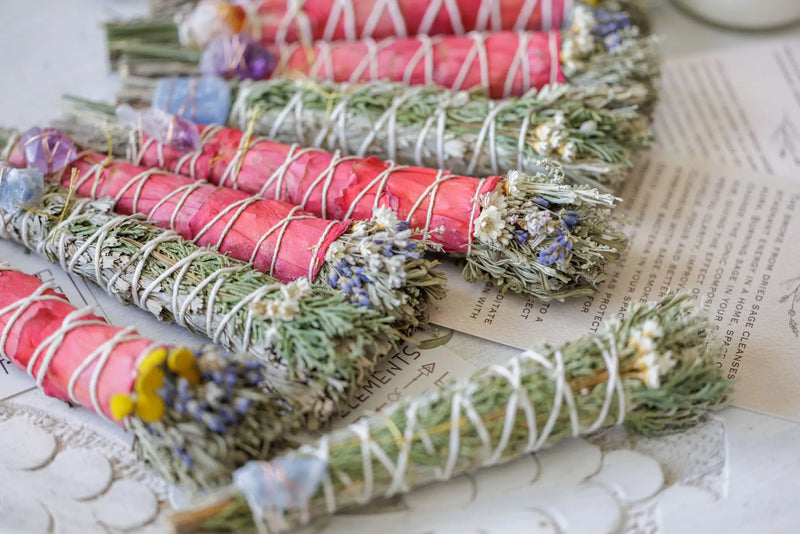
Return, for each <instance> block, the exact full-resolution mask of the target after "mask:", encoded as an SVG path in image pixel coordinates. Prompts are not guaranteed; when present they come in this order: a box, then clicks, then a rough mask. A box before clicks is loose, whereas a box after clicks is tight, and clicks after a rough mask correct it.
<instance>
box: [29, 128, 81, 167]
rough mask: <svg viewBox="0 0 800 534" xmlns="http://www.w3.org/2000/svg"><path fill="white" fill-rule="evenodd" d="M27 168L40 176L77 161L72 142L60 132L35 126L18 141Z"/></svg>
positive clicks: (76, 153)
mask: <svg viewBox="0 0 800 534" xmlns="http://www.w3.org/2000/svg"><path fill="white" fill-rule="evenodd" d="M19 143H20V147H22V151H23V153H24V154H25V163H26V165H27V166H28V167H30V168H33V169H36V170H38V171H39V172H41V173H42V174H54V173H57V172H58V171H60V170H61V169H63V168H64V167H66V166H67V165H69V164H70V163H72V162H73V161H75V160H76V159H78V151H77V150H76V149H75V145H74V144H73V143H72V140H71V139H70V138H69V137H67V136H66V134H64V132H62V131H61V130H56V129H55V128H45V129H42V128H39V127H38V126H35V127H33V128H31V129H30V130H28V131H27V132H25V133H24V134H23V136H22V137H21V138H20V140H19Z"/></svg>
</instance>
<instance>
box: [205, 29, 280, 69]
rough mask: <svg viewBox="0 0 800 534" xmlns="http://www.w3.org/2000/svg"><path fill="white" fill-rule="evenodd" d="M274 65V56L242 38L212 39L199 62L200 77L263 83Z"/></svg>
mask: <svg viewBox="0 0 800 534" xmlns="http://www.w3.org/2000/svg"><path fill="white" fill-rule="evenodd" d="M277 65H278V60H277V58H276V57H275V54H274V53H272V52H271V51H269V50H268V49H266V48H264V47H263V46H261V45H259V44H257V43H255V42H253V40H252V39H250V38H249V37H247V36H245V35H241V34H238V35H232V36H228V35H220V36H218V37H215V38H214V39H213V40H212V41H211V42H210V43H209V44H208V46H207V47H206V49H205V50H204V51H203V55H202V57H201V58H200V72H202V73H203V76H221V77H223V78H226V79H229V80H230V79H239V80H263V79H265V78H269V76H270V74H272V71H273V70H275V67H276V66H277Z"/></svg>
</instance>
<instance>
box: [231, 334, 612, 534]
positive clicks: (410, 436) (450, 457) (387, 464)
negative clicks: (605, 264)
mask: <svg viewBox="0 0 800 534" xmlns="http://www.w3.org/2000/svg"><path fill="white" fill-rule="evenodd" d="M595 343H596V345H597V347H598V349H599V351H600V353H601V356H602V358H603V361H604V363H605V366H606V370H607V376H608V378H607V379H606V381H605V395H604V398H603V404H602V405H601V407H600V409H599V413H598V415H597V418H596V419H595V420H594V421H593V422H592V423H591V424H589V425H582V424H581V418H580V415H579V413H578V407H577V404H576V399H575V395H574V393H573V391H572V387H571V385H570V383H569V381H568V379H567V376H566V369H565V364H564V358H563V355H562V354H561V351H559V350H556V351H555V352H553V353H552V354H551V355H550V356H549V357H545V356H543V355H541V354H539V353H537V352H534V351H526V352H524V353H522V354H521V355H519V356H517V357H515V358H512V359H511V360H510V361H509V362H508V363H506V364H504V365H493V366H491V367H490V368H489V369H488V371H487V372H486V374H485V375H483V376H482V377H481V378H480V379H479V380H480V382H481V383H483V382H487V383H488V382H489V381H490V380H493V377H497V378H500V379H502V380H505V381H506V382H507V383H508V384H509V385H510V386H511V393H510V395H509V396H508V398H507V400H506V406H505V411H504V420H503V428H502V433H501V434H500V436H499V438H498V439H497V441H496V443H494V444H493V443H492V438H491V436H490V434H489V429H488V428H487V427H486V424H485V423H484V421H483V418H482V416H481V414H480V413H479V412H478V409H477V408H476V407H475V405H474V404H473V393H474V391H475V389H476V384H475V383H469V382H462V383H461V384H460V385H458V386H456V388H457V389H456V390H455V391H453V393H452V395H451V398H450V417H449V431H448V435H449V438H448V441H447V444H446V445H444V446H445V447H446V450H445V451H440V450H437V449H436V447H435V446H434V444H433V441H432V440H431V439H430V436H429V435H428V433H427V429H425V428H423V427H422V426H421V425H420V422H419V421H418V418H417V414H418V413H419V412H420V411H424V410H426V409H429V408H430V406H429V404H430V402H431V400H430V397H421V398H415V399H413V400H411V401H410V402H409V403H408V404H407V406H406V407H405V409H404V414H405V430H404V431H403V432H402V440H399V439H398V443H397V446H398V447H397V449H398V452H397V454H396V457H394V458H392V457H390V456H389V455H388V454H387V453H386V451H385V450H384V448H383V447H382V446H381V444H380V443H378V442H377V441H374V440H373V439H372V431H371V429H373V428H388V429H391V428H392V427H393V426H394V423H393V422H392V420H391V419H389V415H384V419H385V420H386V423H385V425H384V427H381V426H380V425H379V424H378V422H377V420H374V418H372V419H362V420H361V421H358V422H356V423H353V424H351V425H349V426H348V427H346V428H345V429H343V432H345V433H350V434H352V436H353V438H354V440H356V441H357V442H358V443H359V449H360V451H361V465H362V473H361V479H359V480H357V481H353V480H351V479H350V477H349V476H347V475H346V474H345V473H343V472H339V471H336V472H331V471H330V470H327V471H326V473H325V475H324V477H323V479H322V480H320V485H321V488H322V490H323V492H322V493H323V498H324V501H325V505H326V509H327V511H328V513H333V512H335V511H336V510H337V509H338V508H339V507H340V506H345V505H352V504H356V503H361V504H363V503H366V502H368V501H369V500H371V499H373V498H375V497H378V496H382V497H391V496H392V495H395V494H397V493H402V492H406V491H409V490H410V489H411V488H412V487H413V486H416V485H419V484H422V483H425V482H430V481H433V480H447V479H449V478H451V477H452V476H454V475H455V474H458V473H460V472H462V471H463V470H464V469H466V468H471V467H474V466H475V465H476V464H479V465H481V466H491V465H494V464H497V463H498V462H502V461H504V460H507V459H509V458H510V457H511V456H518V455H520V454H524V453H527V452H533V451H537V450H540V449H542V448H543V447H545V446H546V445H548V441H549V440H550V438H551V434H552V432H553V429H554V428H555V425H556V423H557V422H558V420H559V417H560V416H561V413H562V410H564V409H565V410H566V413H567V416H568V426H569V429H570V434H571V435H572V436H573V437H576V436H579V435H582V434H585V433H588V432H593V431H594V430H597V429H598V428H600V427H601V426H602V425H603V424H604V423H605V421H606V420H607V418H608V416H609V414H610V413H611V411H612V409H613V407H614V396H615V394H616V397H617V414H616V419H615V422H616V424H621V423H623V422H624V420H625V415H626V410H625V406H626V400H625V390H624V387H623V384H622V378H621V376H620V369H619V355H618V354H617V349H616V343H617V340H616V338H615V336H614V333H613V331H611V330H610V329H609V330H607V331H606V332H605V334H604V335H602V336H601V337H599V338H597V339H596V340H595ZM531 363H533V364H535V366H536V367H538V368H540V369H542V370H543V371H544V373H545V375H546V376H548V377H549V378H550V380H552V381H553V383H554V385H555V391H554V396H553V401H552V403H551V409H550V413H549V414H548V417H547V419H546V421H545V422H544V424H540V423H539V422H538V421H537V411H536V406H535V405H534V402H533V400H532V399H531V397H530V396H529V394H528V391H527V389H526V387H525V380H524V379H525V377H526V376H529V375H530V373H531V372H532V371H531V369H530V365H531ZM526 366H527V367H528V369H527V370H526V369H525V367H526ZM434 398H435V397H434ZM497 408H498V407H496V406H493V407H492V409H493V410H496V409H497ZM520 413H521V414H522V415H523V416H524V419H525V421H524V423H519V422H518V417H519V414H520ZM484 416H485V414H484ZM465 420H466V421H467V422H468V423H467V424H468V425H469V426H470V427H471V428H470V429H469V432H470V436H471V437H475V436H477V437H478V439H479V440H480V447H479V448H478V449H477V450H476V451H474V452H473V453H472V456H471V460H472V461H470V462H468V463H467V464H464V463H463V461H462V465H461V466H459V465H458V463H459V459H462V458H463V453H464V451H463V450H462V448H461V439H462V432H464V430H463V427H464V425H465ZM394 428H395V430H396V431H397V430H398V429H397V428H396V427H394ZM520 428H526V429H527V430H528V438H527V441H526V443H525V445H524V447H523V448H521V449H518V448H514V449H513V450H510V451H507V450H506V449H507V448H508V445H509V443H510V440H511V436H512V433H513V431H514V430H515V429H520ZM398 433H399V432H393V434H398ZM395 437H396V438H397V437H398V436H395ZM415 439H418V440H419V443H421V444H422V446H423V448H424V449H425V451H426V452H427V453H428V454H430V456H431V458H442V459H443V465H439V466H437V465H429V464H426V465H424V466H419V467H418V466H416V465H415V464H414V462H413V459H412V457H411V452H412V447H411V445H412V444H413V443H414V440H415ZM336 441H343V442H346V441H348V439H347V438H346V437H337V438H336ZM301 452H302V453H303V454H304V455H310V456H313V457H316V458H318V459H320V460H321V461H323V462H324V464H325V465H326V466H327V465H330V443H329V441H328V439H325V440H321V441H320V442H318V444H317V445H315V446H306V447H303V448H302V449H301ZM504 454H507V455H508V456H505V457H504ZM375 462H377V463H378V464H380V465H381V467H382V468H383V469H385V470H386V471H387V472H388V473H390V481H389V482H388V483H386V484H383V485H382V486H380V487H379V486H378V485H377V484H376V482H375V480H376V477H375V473H374V465H375ZM262 465H264V466H265V468H264V476H265V477H266V478H268V479H270V480H272V481H273V482H274V478H271V477H275V476H277V475H276V474H275V472H274V471H276V469H274V468H271V467H269V464H268V463H262ZM285 475H286V473H283V476H284V477H285ZM334 478H335V479H336V480H337V481H338V482H339V483H340V484H342V485H343V486H344V487H346V488H349V489H348V490H347V491H344V492H342V494H341V495H342V499H343V502H341V503H339V502H337V493H336V491H334V484H333V480H334ZM240 490H242V491H244V492H245V497H246V498H247V500H248V502H251V503H256V502H260V501H259V499H258V498H257V496H256V495H255V494H251V493H250V490H249V489H248V488H243V487H240ZM318 493H319V492H317V494H318ZM310 497H311V496H309V498H308V499H306V500H305V501H304V502H302V503H297V508H296V511H297V512H299V513H300V514H301V515H302V516H303V517H307V516H309V515H310V512H311V510H310V505H311V499H310ZM257 508H258V509H257V510H254V511H253V519H254V521H257V522H258V521H260V522H261V524H260V525H259V528H262V529H264V531H265V532H266V531H271V530H270V528H273V527H276V526H277V527H280V526H281V525H282V524H283V521H285V518H283V517H281V515H280V514H277V513H276V510H273V509H270V508H269V507H267V508H264V507H257ZM276 521H277V522H276Z"/></svg>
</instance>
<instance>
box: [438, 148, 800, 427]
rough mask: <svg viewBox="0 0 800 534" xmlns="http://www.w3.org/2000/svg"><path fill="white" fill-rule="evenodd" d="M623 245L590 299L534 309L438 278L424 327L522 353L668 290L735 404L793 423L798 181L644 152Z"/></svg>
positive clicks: (629, 190) (799, 371) (799, 287)
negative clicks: (693, 318) (706, 321)
mask: <svg viewBox="0 0 800 534" xmlns="http://www.w3.org/2000/svg"><path fill="white" fill-rule="evenodd" d="M620 196H621V197H622V198H624V199H625V202H624V203H623V204H622V206H620V210H619V211H620V212H621V214H622V215H625V216H626V217H627V218H628V219H629V224H628V225H627V226H626V233H627V234H628V235H629V236H630V238H631V240H630V246H629V248H628V250H627V251H626V252H625V254H624V255H623V257H622V259H621V260H620V261H619V263H617V264H616V265H614V266H612V267H611V268H610V270H609V272H608V273H607V281H606V282H605V283H603V284H601V285H600V287H599V291H598V292H597V294H595V295H594V296H590V297H586V298H583V299H575V300H569V301H567V302H565V303H557V302H554V303H550V304H542V303H534V302H531V301H528V300H526V299H525V298H522V297H520V296H517V295H511V294H507V295H502V294H500V293H499V292H498V291H497V290H496V289H494V288H493V287H491V286H488V285H481V284H468V283H467V282H465V281H464V280H463V278H462V277H461V276H460V273H459V272H458V271H457V269H456V268H453V267H451V268H450V269H449V272H448V276H449V278H448V286H449V288H448V294H447V297H446V298H445V299H444V301H442V302H440V303H439V304H438V306H437V309H436V311H435V312H434V315H433V318H432V320H433V322H434V323H436V324H439V325H442V326H445V327H449V328H453V329H456V330H459V331H462V332H466V333H468V334H472V335H475V336H480V337H484V338H486V339H491V340H493V341H497V342H500V343H506V344H509V345H513V346H516V347H521V348H528V347H532V346H536V345H537V344H539V343H541V342H543V341H548V342H553V343H561V342H564V341H567V340H569V339H573V338H575V337H578V336H581V335H583V334H586V333H591V332H595V331H596V330H597V328H598V327H599V326H600V324H601V322H602V321H603V320H604V319H608V318H611V317H613V316H616V315H621V314H624V313H625V312H626V311H627V310H628V308H629V307H630V305H631V304H632V303H633V302H636V301H646V300H654V299H657V298H659V297H660V296H662V295H663V294H664V293H665V292H666V291H668V290H669V289H677V290H683V291H687V292H689V293H690V294H692V295H693V296H695V297H696V298H697V301H698V303H701V305H702V306H703V308H704V310H705V311H707V312H708V314H709V315H710V317H711V319H712V321H713V324H714V325H715V327H716V328H717V330H718V331H719V334H720V335H721V336H722V339H723V342H724V344H725V354H724V356H723V358H722V360H721V361H719V362H718V365H719V366H720V367H721V368H722V369H723V371H724V373H725V375H726V376H728V377H729V378H731V379H735V380H736V381H737V382H736V384H735V393H734V402H735V404H737V405H739V406H742V407H746V408H751V409H754V410H759V411H763V412H767V413H771V414H775V415H780V416H784V417H788V418H791V419H797V420H800V387H798V385H800V357H797V355H798V354H800V333H798V322H797V320H796V313H798V312H800V248H798V247H797V243H800V211H798V208H799V207H798V202H800V184H795V183H794V182H790V181H787V180H786V179H783V178H774V177H770V176H765V175H759V174H756V173H753V172H752V171H746V170H741V169H740V170H736V169H730V168H720V167H719V166H718V165H714V164H712V163H706V162H700V161H697V162H694V161H692V162H687V161H686V160H685V158H675V157H669V156H667V155H666V154H659V153H654V154H653V155H652V156H651V157H650V158H649V159H648V160H647V161H646V162H643V163H642V165H640V166H639V167H638V168H637V169H636V170H635V172H634V173H633V175H632V176H631V178H630V180H629V183H628V186H627V187H626V189H625V190H624V191H623V192H622V194H621V195H620Z"/></svg>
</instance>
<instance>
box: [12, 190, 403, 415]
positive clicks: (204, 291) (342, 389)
mask: <svg viewBox="0 0 800 534" xmlns="http://www.w3.org/2000/svg"><path fill="white" fill-rule="evenodd" d="M112 204H113V203H112V202H111V201H110V200H107V199H101V200H96V201H89V200H87V199H77V200H75V199H72V198H70V193H69V192H68V191H66V190H64V189H61V188H57V187H56V188H52V189H50V190H49V191H48V192H47V193H46V194H45V195H44V196H43V198H42V202H41V204H40V205H39V206H36V207H35V208H33V209H29V210H23V211H21V212H19V213H16V214H14V215H10V216H6V217H5V218H4V220H3V221H2V226H0V235H2V236H3V237H6V238H8V239H11V240H13V241H17V242H19V243H21V244H23V245H24V246H26V247H27V248H28V249H30V250H33V251H35V252H37V253H38V254H40V255H41V256H43V257H44V258H45V259H47V260H48V261H51V262H53V263H59V264H60V265H61V266H62V267H63V268H64V269H65V270H68V271H70V272H73V273H75V274H77V275H79V276H81V277H83V278H87V279H90V280H92V281H94V282H96V283H97V284H99V285H100V286H101V287H103V288H105V289H106V290H107V291H108V292H109V293H111V294H113V295H116V296H117V297H118V298H119V299H120V300H122V301H123V302H126V303H132V304H134V305H136V306H138V307H140V308H142V309H143V310H146V311H148V312H150V313H152V314H153V315H155V316H156V317H157V318H159V319H160V320H163V321H170V322H176V323H178V324H180V325H183V326H185V327H186V328H188V329H189V330H191V331H192V332H196V333H199V334H202V335H206V336H208V337H210V338H211V339H213V340H214V341H215V342H216V343H218V344H219V345H221V346H222V347H224V348H225V349H228V350H231V351H233V352H247V353H249V354H251V355H252V356H253V357H255V358H257V359H258V360H260V361H263V362H265V363H266V374H267V382H266V386H267V387H268V388H269V389H270V390H272V391H274V392H276V394H277V395H280V396H281V397H283V398H284V399H285V401H286V403H287V406H288V407H289V409H288V412H287V415H286V419H287V422H288V423H291V424H290V425H287V426H292V427H295V428H297V427H303V428H310V429H314V428H317V427H318V426H319V425H320V424H322V423H324V422H325V421H327V420H328V419H329V418H330V417H331V416H332V415H333V414H334V413H335V412H336V410H337V409H338V408H339V406H341V405H342V403H343V402H344V401H346V400H347V399H349V398H350V396H351V395H352V394H354V393H355V392H356V391H357V389H358V387H359V386H360V384H361V383H362V382H363V380H364V379H365V378H366V376H367V375H368V374H369V372H370V371H371V370H372V367H373V365H374V364H375V362H376V361H377V360H378V359H379V358H380V357H382V356H384V355H385V354H387V353H388V351H389V350H390V348H391V346H392V345H393V342H395V341H396V340H397V339H398V337H399V336H398V333H397V332H396V331H395V330H394V329H393V328H391V327H390V326H389V324H388V323H389V322H390V321H391V318H386V317H382V316H381V315H380V314H379V313H378V312H376V311H374V310H371V309H369V308H364V307H358V306H355V305H353V304H351V303H350V302H348V300H347V299H346V297H345V295H344V294H342V293H334V292H332V290H331V289H330V288H328V287H327V286H324V285H321V284H313V285H310V284H308V283H307V282H305V283H304V282H302V281H298V282H296V283H293V284H289V285H285V286H282V285H281V284H278V283H277V282H276V280H275V279H274V278H272V277H270V276H268V275H265V274H263V273H261V272H259V271H256V270H254V269H252V268H250V267H249V266H248V265H247V264H246V263H244V262H240V261H237V260H234V259H232V258H230V257H227V256H223V255H220V254H217V253H215V252H213V251H210V250H208V249H201V248H198V247H196V246H195V245H192V244H191V243H189V242H187V241H184V240H183V239H182V238H180V236H178V235H177V234H175V233H174V232H170V231H165V230H163V229H161V228H158V227H157V226H154V225H152V224H147V223H144V222H142V221H141V220H140V219H138V218H136V217H128V216H118V215H115V214H114V213H113V212H112V211H111V206H112ZM301 280H304V279H301ZM272 308H276V309H277V310H278V311H279V312H280V314H279V315H280V317H275V318H270V317H273V314H269V313H267V312H268V310H270V309H272Z"/></svg>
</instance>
